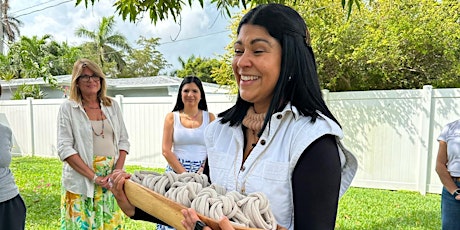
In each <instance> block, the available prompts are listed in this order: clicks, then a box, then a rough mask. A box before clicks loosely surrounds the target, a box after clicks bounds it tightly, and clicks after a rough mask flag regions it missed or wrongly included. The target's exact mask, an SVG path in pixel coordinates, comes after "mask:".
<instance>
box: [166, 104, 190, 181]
mask: <svg viewBox="0 0 460 230" xmlns="http://www.w3.org/2000/svg"><path fill="white" fill-rule="evenodd" d="M173 132H174V113H173V112H170V113H168V114H167V115H166V118H165V122H164V127H163V141H162V150H163V157H164V158H165V159H166V161H167V162H168V164H169V166H170V167H171V168H172V169H173V170H174V172H176V173H177V174H180V173H183V172H187V170H185V168H184V167H183V166H182V164H181V163H180V162H179V160H178V159H177V156H176V154H174V152H173V151H172V150H171V149H172V145H173Z"/></svg>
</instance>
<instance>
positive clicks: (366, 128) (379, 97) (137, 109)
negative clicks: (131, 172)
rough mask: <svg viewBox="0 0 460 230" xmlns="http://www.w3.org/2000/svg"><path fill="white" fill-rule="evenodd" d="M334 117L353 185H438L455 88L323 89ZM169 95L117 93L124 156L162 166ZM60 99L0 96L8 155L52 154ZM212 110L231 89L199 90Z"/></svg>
mask: <svg viewBox="0 0 460 230" xmlns="http://www.w3.org/2000/svg"><path fill="white" fill-rule="evenodd" d="M323 93H324V98H325V100H326V102H327V104H328V105H329V108H330V109H331V111H332V112H333V113H334V115H335V116H336V117H337V119H338V120H339V121H340V122H341V125H342V127H343V130H344V134H345V137H344V143H345V145H346V146H347V147H348V148H349V149H350V150H351V151H352V152H353V153H354V154H355V155H356V157H357V158H358V160H359V169H358V173H357V175H356V177H355V179H354V181H353V183H352V186H355V187H366V188H379V189H390V190H410V191H418V192H420V193H422V194H425V193H427V192H428V193H440V192H441V188H442V184H441V183H440V181H439V178H438V176H437V174H436V172H435V171H434V167H435V161H436V155H437V150H438V142H437V141H436V138H437V137H438V135H439V133H440V132H441V129H442V127H443V126H444V125H445V124H447V123H449V122H451V121H454V120H457V119H460V109H459V108H460V89H432V87H431V86H425V87H424V88H423V89H420V90H382V91H356V92H328V91H327V90H325V91H323ZM175 99H176V98H175V97H123V96H117V97H116V100H117V101H118V102H119V103H120V105H121V108H122V110H123V117H124V120H125V123H126V126H127V129H128V133H129V138H130V142H131V151H130V154H129V156H128V158H127V162H126V163H127V164H130V165H133V164H135V165H142V166H149V167H164V166H165V165H166V161H165V160H164V159H163V156H162V154H161V138H162V133H163V122H164V117H165V115H166V113H168V112H169V111H171V110H172V108H173V105H174V102H175ZM63 100H64V99H43V100H33V99H29V100H22V101H11V100H0V122H2V123H5V124H7V125H9V126H10V127H11V128H12V130H13V135H14V141H15V145H14V148H13V152H14V154H15V155H34V156H41V157H57V153H56V117H57V113H58V109H59V105H60V104H61V103H62V102H63ZM207 101H208V106H209V111H210V112H213V113H215V114H217V113H219V112H222V111H224V110H225V109H227V108H229V107H230V106H231V105H233V104H234V101H235V97H234V96H215V97H213V96H210V97H207Z"/></svg>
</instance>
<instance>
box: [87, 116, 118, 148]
mask: <svg viewBox="0 0 460 230" xmlns="http://www.w3.org/2000/svg"><path fill="white" fill-rule="evenodd" d="M103 122H104V125H102V122H101V121H93V120H91V126H92V127H93V152H94V155H95V156H115V155H116V154H115V145H114V144H113V143H114V142H113V138H114V137H113V129H112V126H111V125H110V123H109V121H108V120H107V119H104V121H103ZM103 127H104V131H102V128H103Z"/></svg>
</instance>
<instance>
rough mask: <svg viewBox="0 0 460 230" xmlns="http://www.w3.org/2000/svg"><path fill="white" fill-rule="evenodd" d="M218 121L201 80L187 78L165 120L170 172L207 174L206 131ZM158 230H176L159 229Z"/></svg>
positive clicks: (161, 226) (164, 139) (161, 227)
mask: <svg viewBox="0 0 460 230" xmlns="http://www.w3.org/2000/svg"><path fill="white" fill-rule="evenodd" d="M214 119H215V116H214V114H212V113H209V112H208V105H207V103H206V97H205V93H204V89H203V84H202V83H201V81H200V79H199V78H197V77H194V76H188V77H185V78H184V80H183V81H182V83H181V84H180V86H179V93H178V94H177V100H176V105H175V106H174V108H173V110H172V112H170V113H168V114H167V115H166V118H165V122H164V128H163V156H164V157H165V159H166V161H167V162H168V166H167V167H166V171H174V172H176V173H183V172H194V173H196V172H198V171H200V170H201V171H202V170H203V166H204V162H205V161H206V157H207V152H206V145H205V143H204V130H205V128H206V126H207V125H208V124H209V123H210V122H211V121H213V120H214ZM157 229H172V228H170V227H168V226H165V225H157Z"/></svg>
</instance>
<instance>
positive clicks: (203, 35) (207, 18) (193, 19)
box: [9, 0, 231, 72]
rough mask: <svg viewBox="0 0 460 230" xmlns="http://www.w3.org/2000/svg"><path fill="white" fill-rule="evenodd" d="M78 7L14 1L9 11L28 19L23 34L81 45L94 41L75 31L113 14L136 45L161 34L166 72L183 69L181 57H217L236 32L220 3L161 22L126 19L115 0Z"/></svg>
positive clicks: (67, 1) (55, 1) (66, 2)
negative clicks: (231, 27)
mask: <svg viewBox="0 0 460 230" xmlns="http://www.w3.org/2000/svg"><path fill="white" fill-rule="evenodd" d="M82 2H83V3H81V4H80V5H78V6H75V3H76V0H10V1H9V4H10V10H9V12H10V15H11V16H14V17H16V18H17V19H19V20H20V21H22V22H23V26H22V27H20V33H21V36H27V37H32V36H38V37H39V38H40V37H42V36H43V35H45V34H51V35H52V37H53V39H54V40H56V41H59V42H64V41H65V42H68V43H69V44H70V45H75V46H76V45H80V44H82V43H84V42H87V41H90V40H88V39H87V38H80V37H76V36H75V30H76V29H77V28H79V27H81V26H84V27H85V28H86V29H88V30H90V31H94V30H96V29H97V26H98V24H99V23H100V21H101V18H102V17H109V16H112V15H114V16H115V19H116V24H115V31H117V32H119V33H121V34H123V35H124V36H125V37H126V38H127V39H128V42H129V44H130V45H131V46H132V47H134V48H137V44H136V41H137V40H138V39H139V38H140V36H144V37H146V38H151V37H159V38H160V45H159V46H158V47H157V49H158V50H159V51H160V52H161V53H162V54H163V55H164V57H165V59H166V60H167V62H168V63H169V64H172V65H173V67H171V68H169V69H167V70H166V71H168V72H169V71H171V70H174V69H178V68H180V67H181V66H180V64H179V61H178V58H179V57H181V58H182V59H183V60H187V59H188V58H189V57H190V56H191V55H195V57H208V58H215V57H217V55H219V54H224V53H225V52H226V51H225V46H226V45H227V44H228V43H229V42H230V37H229V36H230V34H231V31H230V29H228V27H229V25H230V23H231V22H230V19H229V17H228V16H224V15H222V14H221V13H220V12H218V11H217V9H216V7H215V5H209V4H205V6H204V8H202V7H201V6H200V5H199V4H198V3H196V4H194V5H193V6H192V7H184V9H183V11H182V12H181V16H182V19H181V22H180V24H181V25H180V24H179V23H178V22H174V21H173V20H172V19H168V20H166V21H159V22H157V24H156V25H154V24H153V23H152V22H151V21H150V18H149V17H148V16H145V17H144V18H143V19H142V20H140V21H139V22H136V23H132V22H129V21H123V19H122V18H121V16H118V14H117V13H116V12H115V7H113V3H114V2H115V0H96V2H95V4H94V6H91V4H89V5H88V8H86V7H85V6H84V0H83V1H82Z"/></svg>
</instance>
